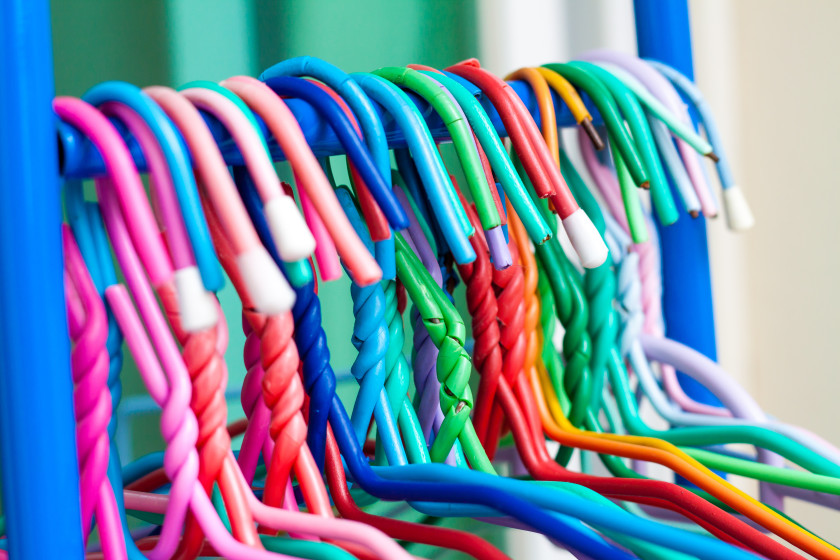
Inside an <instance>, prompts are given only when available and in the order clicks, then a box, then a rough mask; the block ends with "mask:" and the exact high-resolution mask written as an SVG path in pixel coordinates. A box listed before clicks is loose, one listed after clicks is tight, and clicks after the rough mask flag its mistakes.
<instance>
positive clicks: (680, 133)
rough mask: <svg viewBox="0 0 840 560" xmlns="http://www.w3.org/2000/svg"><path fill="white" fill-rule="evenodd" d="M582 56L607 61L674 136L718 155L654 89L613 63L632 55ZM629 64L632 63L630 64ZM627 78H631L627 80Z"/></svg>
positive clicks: (700, 151) (603, 53) (596, 53)
mask: <svg viewBox="0 0 840 560" xmlns="http://www.w3.org/2000/svg"><path fill="white" fill-rule="evenodd" d="M580 58H581V60H588V61H591V62H595V63H599V64H600V63H606V66H605V68H606V69H607V70H609V71H610V73H611V74H613V75H614V76H615V77H616V78H618V79H620V80H621V81H622V82H624V85H626V86H627V87H628V88H629V89H630V90H631V91H632V92H633V94H634V95H635V96H636V97H638V98H639V102H640V103H641V104H642V105H644V106H645V107H646V108H647V110H648V111H649V112H650V113H652V114H653V115H655V116H656V118H657V119H658V120H660V121H662V122H663V123H664V124H665V125H666V126H667V127H668V128H669V129H670V130H671V131H672V132H673V133H674V136H676V137H678V138H681V139H682V140H683V141H685V142H686V143H688V144H689V145H690V146H691V147H692V148H694V150H696V151H697V153H698V154H701V155H708V156H709V157H710V158H712V159H714V158H716V157H718V156H717V155H716V154H715V153H714V152H713V151H712V146H711V144H709V143H708V142H707V141H706V140H704V139H703V137H701V136H700V135H699V134H697V132H696V131H695V130H694V128H693V127H692V126H691V125H689V124H687V123H685V122H683V121H681V120H680V119H679V118H678V115H677V114H676V113H674V112H672V111H671V109H670V108H669V107H666V105H665V104H664V103H663V102H661V101H660V100H659V99H658V98H657V97H656V96H655V95H654V94H653V92H652V91H648V89H647V87H646V86H644V85H642V84H641V83H640V82H639V81H637V79H636V78H634V77H632V76H628V75H627V74H626V72H625V71H624V70H622V69H621V66H622V65H621V64H618V65H614V63H613V61H614V60H621V59H628V60H629V59H630V58H632V57H630V56H629V55H623V54H619V55H617V56H612V53H610V52H608V51H592V52H588V53H584V54H583V55H582V56H581V57H580ZM636 60H638V59H636ZM616 66H618V68H616ZM627 66H630V65H629V64H628V65H627ZM614 70H617V71H618V72H614ZM625 78H629V79H628V80H626V81H625Z"/></svg>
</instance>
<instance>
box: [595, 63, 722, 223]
mask: <svg viewBox="0 0 840 560" xmlns="http://www.w3.org/2000/svg"><path fill="white" fill-rule="evenodd" d="M589 54H590V55H591V56H592V57H597V60H598V61H599V62H609V63H611V64H617V65H618V66H620V67H621V68H623V69H624V70H626V71H628V72H630V73H631V74H632V78H633V79H635V80H638V81H639V82H641V84H639V88H638V89H640V90H644V89H645V88H646V89H647V90H649V91H650V93H651V94H653V95H654V96H655V99H658V100H659V101H661V102H663V103H664V104H665V105H666V106H667V108H668V109H669V110H670V111H671V113H672V114H674V115H676V116H677V117H678V118H679V121H681V122H682V123H683V126H684V127H685V128H687V129H690V130H692V131H693V130H694V125H693V123H692V121H691V117H690V116H689V114H688V111H687V109H686V106H685V104H684V103H683V101H682V100H681V99H680V96H679V95H678V94H677V92H676V91H675V90H674V88H673V87H672V86H671V85H670V84H669V83H668V81H667V80H666V79H664V78H663V77H662V76H660V75H659V74H658V73H657V72H656V71H655V70H653V69H652V68H650V67H649V66H648V65H647V64H645V63H644V62H642V61H640V60H639V59H637V58H635V57H631V56H626V55H620V54H618V53H610V52H607V51H596V52H595V53H589ZM618 77H621V76H618ZM633 79H631V80H630V81H633ZM676 144H677V149H678V150H679V152H680V154H681V155H682V159H683V163H684V164H685V168H686V171H687V172H688V176H689V177H690V178H691V182H692V183H693V185H694V189H695V192H696V194H697V196H698V197H699V199H700V202H701V205H702V207H703V212H704V214H706V215H708V216H714V215H716V214H717V202H716V201H715V197H714V195H713V194H712V192H711V190H710V188H709V185H708V181H707V180H706V177H705V174H704V172H703V169H702V166H701V164H700V160H701V158H700V157H699V156H698V155H697V153H696V152H695V151H694V150H693V149H692V147H691V146H689V143H688V142H686V141H685V140H683V138H680V137H677V138H676ZM709 157H711V158H712V159H716V158H717V156H716V155H714V153H713V152H711V151H709Z"/></svg>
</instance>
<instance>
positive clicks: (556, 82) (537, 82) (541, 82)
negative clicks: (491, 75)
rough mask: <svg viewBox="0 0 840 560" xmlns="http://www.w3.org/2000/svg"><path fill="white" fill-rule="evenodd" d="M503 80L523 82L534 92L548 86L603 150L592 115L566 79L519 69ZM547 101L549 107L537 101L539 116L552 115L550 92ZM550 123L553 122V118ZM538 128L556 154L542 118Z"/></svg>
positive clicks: (551, 73)
mask: <svg viewBox="0 0 840 560" xmlns="http://www.w3.org/2000/svg"><path fill="white" fill-rule="evenodd" d="M543 70H545V69H543ZM505 80H507V81H511V80H523V81H525V82H527V83H528V85H529V86H531V89H534V90H536V88H540V89H542V88H543V87H547V86H549V85H550V86H551V87H552V89H553V90H554V91H555V92H557V94H558V95H559V96H560V98H561V99H562V100H563V102H564V103H565V104H566V105H567V106H568V107H569V109H570V110H571V112H572V115H574V117H575V120H576V121H577V123H578V125H580V127H581V129H582V130H583V131H584V132H585V133H586V134H587V135H588V136H589V138H590V140H592V143H593V144H595V146H597V147H598V149H599V150H603V149H604V147H605V146H604V141H603V140H601V137H600V136H599V135H598V132H597V131H596V130H595V127H594V126H593V125H592V115H591V114H589V109H587V108H586V105H584V103H583V99H581V97H580V95H579V94H578V92H577V90H576V89H575V88H574V86H573V85H572V84H571V83H569V81H568V80H567V79H566V78H564V77H563V76H561V75H560V74H557V73H555V72H545V73H543V72H540V69H538V68H520V69H519V70H516V71H515V72H512V73H511V74H508V76H507V77H505ZM548 100H549V102H550V104H551V106H550V107H549V106H543V104H544V103H545V101H543V100H542V99H539V98H538V99H537V102H538V104H539V109H540V114H541V115H544V114H547V113H549V112H550V113H551V114H552V115H553V114H554V99H553V97H552V96H551V93H550V92H549V95H548ZM551 121H552V122H554V121H555V118H554V117H553V116H552V118H551ZM540 128H541V129H542V133H543V138H544V139H545V141H546V145H547V146H548V149H549V152H550V153H551V155H552V156H553V155H554V154H555V153H556V150H555V149H554V148H553V146H552V144H551V143H550V137H549V136H547V133H548V132H549V131H548V130H547V126H546V121H544V120H542V118H541V119H540ZM555 132H556V131H555Z"/></svg>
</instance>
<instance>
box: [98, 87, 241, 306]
mask: <svg viewBox="0 0 840 560" xmlns="http://www.w3.org/2000/svg"><path fill="white" fill-rule="evenodd" d="M83 99H84V100H85V101H87V102H88V103H90V104H91V105H94V106H99V105H102V104H103V103H106V102H108V101H114V102H117V103H121V104H123V105H125V106H127V107H129V108H130V109H131V110H133V111H134V112H136V113H137V114H138V115H139V116H140V117H142V118H143V120H144V121H146V124H147V125H148V126H149V129H150V130H151V131H152V133H153V134H154V135H155V137H156V138H157V141H158V143H159V144H160V146H161V149H162V150H163V154H164V157H165V158H166V163H167V165H168V167H169V172H170V174H171V175H172V183H173V185H174V187H175V192H176V193H177V196H178V203H179V206H180V207H181V214H182V215H183V218H184V225H185V226H186V229H187V234H188V235H189V237H190V241H191V244H192V247H193V252H194V253H195V260H196V264H197V265H198V269H199V271H200V272H201V278H202V280H203V282H204V287H205V288H207V290H209V291H212V292H216V291H219V290H220V289H222V287H223V286H224V283H225V280H224V275H223V274H222V268H221V265H220V264H219V261H218V259H217V258H216V252H215V250H214V249H213V242H212V240H211V238H210V231H209V229H208V228H207V221H206V220H205V218H204V213H203V212H202V209H201V202H200V200H199V198H198V189H197V188H196V184H195V177H194V176H193V173H192V166H191V163H190V154H189V151H188V150H187V147H186V144H185V143H184V139H183V138H181V134H180V133H179V132H178V129H177V128H176V127H175V125H174V124H173V123H172V121H171V120H169V117H167V116H166V114H165V113H164V112H163V110H161V108H160V107H158V106H157V104H156V103H155V102H154V101H152V99H151V98H150V97H149V96H148V95H146V94H145V93H143V92H142V91H141V90H140V89H139V88H137V87H135V86H133V85H131V84H127V83H125V82H103V83H101V84H99V85H96V86H94V87H92V88H91V89H90V90H88V92H87V93H85V95H84V96H83Z"/></svg>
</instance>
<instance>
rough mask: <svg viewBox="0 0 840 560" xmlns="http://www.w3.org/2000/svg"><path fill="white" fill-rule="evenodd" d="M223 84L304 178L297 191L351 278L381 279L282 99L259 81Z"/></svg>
mask: <svg viewBox="0 0 840 560" xmlns="http://www.w3.org/2000/svg"><path fill="white" fill-rule="evenodd" d="M222 85H223V86H224V87H225V88H227V89H229V90H231V91H233V92H234V93H235V94H236V95H237V96H239V97H241V98H242V99H243V100H244V101H245V103H247V104H248V105H249V106H250V107H251V109H252V110H253V111H254V112H256V113H258V114H259V115H260V116H261V117H263V119H264V120H265V122H266V124H267V125H268V128H269V129H270V130H271V131H272V133H273V135H274V137H275V138H276V139H277V142H278V144H279V145H280V147H281V148H282V149H283V153H284V154H286V157H287V158H288V160H289V162H290V163H291V165H292V168H293V169H294V170H295V173H296V177H298V178H299V179H304V180H303V181H301V182H302V183H303V184H302V185H298V188H299V189H300V188H301V187H302V190H301V191H300V192H303V191H306V192H307V194H308V198H309V200H310V202H311V203H312V205H313V206H314V208H315V210H317V212H318V214H319V215H320V216H321V220H322V221H323V223H324V226H325V228H326V230H327V231H328V232H329V234H330V235H331V236H332V238H333V242H334V243H335V246H336V248H337V250H338V252H339V253H341V255H342V257H343V258H344V259H345V260H346V261H347V263H348V267H349V268H350V270H351V271H352V274H353V277H354V278H355V279H356V280H357V281H358V282H359V283H361V284H365V285H366V284H368V283H372V282H376V281H378V280H379V279H380V278H381V271H380V270H379V267H378V266H377V265H376V263H375V261H374V259H373V257H372V256H371V255H370V254H369V253H368V252H367V250H366V249H365V248H364V246H363V245H362V243H361V241H360V240H359V238H358V236H357V235H356V234H355V232H354V231H353V228H352V227H350V224H349V223H348V222H347V219H346V218H345V217H344V215H343V214H342V212H341V208H340V206H339V205H338V201H337V200H336V198H335V194H334V193H333V191H332V186H331V185H330V183H329V180H328V179H327V177H326V176H325V175H324V172H323V170H322V169H321V167H320V165H319V164H318V161H317V159H316V158H315V155H314V154H313V153H312V151H311V150H310V149H309V148H308V146H307V144H306V140H305V138H304V136H303V131H302V130H301V129H300V125H299V124H298V122H297V120H295V118H294V115H292V113H291V111H290V110H289V108H288V107H287V106H286V104H285V103H284V102H283V100H282V99H280V98H279V97H278V96H277V95H275V94H274V92H272V91H271V89H270V88H268V86H266V85H265V84H263V83H262V82H260V81H258V80H254V79H253V78H249V77H246V76H236V77H233V78H230V79H228V80H225V81H224V82H222Z"/></svg>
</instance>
